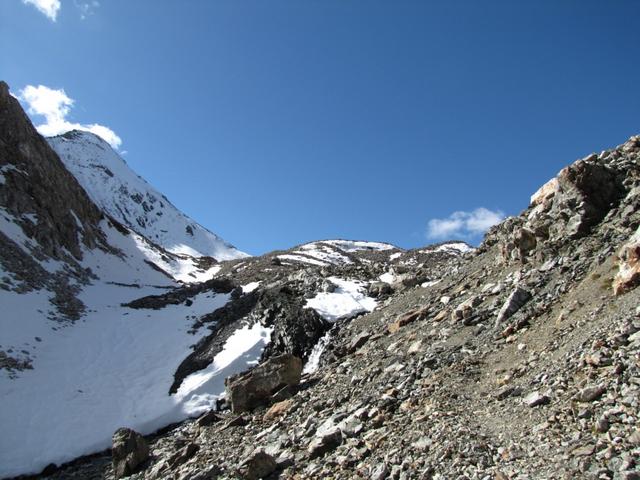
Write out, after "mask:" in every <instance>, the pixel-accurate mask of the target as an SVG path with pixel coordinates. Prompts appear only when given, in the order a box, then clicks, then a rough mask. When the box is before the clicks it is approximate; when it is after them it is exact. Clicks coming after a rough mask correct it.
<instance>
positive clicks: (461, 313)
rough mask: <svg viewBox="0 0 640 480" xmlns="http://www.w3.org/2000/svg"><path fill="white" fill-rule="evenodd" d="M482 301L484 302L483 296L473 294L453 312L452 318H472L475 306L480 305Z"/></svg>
mask: <svg viewBox="0 0 640 480" xmlns="http://www.w3.org/2000/svg"><path fill="white" fill-rule="evenodd" d="M480 303H482V298H480V297H479V296H473V297H471V298H469V299H468V300H465V301H464V302H462V303H461V304H460V305H458V306H457V307H456V308H455V309H454V310H453V312H451V319H452V320H456V321H457V320H464V319H467V318H471V316H472V315H473V313H474V308H475V307H477V306H478V305H480Z"/></svg>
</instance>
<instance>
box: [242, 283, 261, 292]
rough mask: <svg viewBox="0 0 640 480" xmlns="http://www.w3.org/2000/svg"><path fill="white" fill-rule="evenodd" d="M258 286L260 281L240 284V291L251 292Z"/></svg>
mask: <svg viewBox="0 0 640 480" xmlns="http://www.w3.org/2000/svg"><path fill="white" fill-rule="evenodd" d="M259 286H260V282H251V283H247V284H246V285H242V293H251V292H253V291H254V290H255V289H256V288H258V287H259Z"/></svg>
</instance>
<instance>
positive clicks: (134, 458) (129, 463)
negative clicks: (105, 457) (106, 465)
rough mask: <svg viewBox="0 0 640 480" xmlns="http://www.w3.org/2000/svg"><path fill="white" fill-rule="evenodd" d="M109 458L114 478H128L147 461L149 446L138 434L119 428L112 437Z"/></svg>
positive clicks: (128, 429)
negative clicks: (110, 458)
mask: <svg viewBox="0 0 640 480" xmlns="http://www.w3.org/2000/svg"><path fill="white" fill-rule="evenodd" d="M111 457H112V462H113V474H114V475H115V477H116V478H123V477H128V476H129V475H131V474H133V473H135V472H137V471H138V470H139V469H140V467H141V466H142V465H143V464H144V463H145V462H146V461H147V460H148V458H149V445H148V444H147V441H146V440H145V439H144V437H143V436H142V435H140V434H139V433H138V432H136V431H134V430H131V429H130V428H119V429H118V430H116V431H115V433H114V434H113V437H112V447H111Z"/></svg>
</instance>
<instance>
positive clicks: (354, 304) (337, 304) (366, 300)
mask: <svg viewBox="0 0 640 480" xmlns="http://www.w3.org/2000/svg"><path fill="white" fill-rule="evenodd" d="M329 280H330V281H331V282H332V283H334V284H335V285H336V286H337V288H336V290H335V291H334V292H320V293H318V294H317V295H316V296H315V297H313V298H310V299H308V300H307V303H306V305H305V308H313V309H314V310H315V311H316V312H318V313H319V314H320V316H321V317H322V318H324V319H325V320H327V321H328V322H335V321H337V320H339V319H340V318H348V317H352V316H354V315H356V314H358V313H362V312H371V311H373V309H375V308H376V306H377V302H376V301H375V300H374V299H373V298H371V297H368V296H367V295H366V294H365V293H364V291H365V290H364V286H365V283H364V282H361V281H359V280H343V279H341V278H337V277H329Z"/></svg>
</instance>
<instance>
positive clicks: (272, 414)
mask: <svg viewBox="0 0 640 480" xmlns="http://www.w3.org/2000/svg"><path fill="white" fill-rule="evenodd" d="M293 404H294V402H293V400H283V401H282V402H278V403H274V404H273V405H271V407H270V408H269V410H267V412H266V413H265V414H264V417H263V420H264V421H265V422H268V421H270V420H273V419H274V418H277V417H279V416H281V415H284V414H285V413H287V411H288V410H289V409H290V408H291V407H292V406H293Z"/></svg>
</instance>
